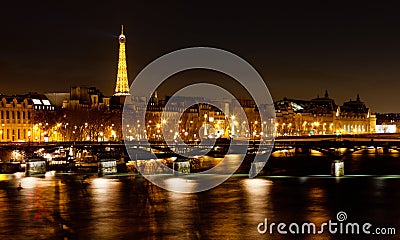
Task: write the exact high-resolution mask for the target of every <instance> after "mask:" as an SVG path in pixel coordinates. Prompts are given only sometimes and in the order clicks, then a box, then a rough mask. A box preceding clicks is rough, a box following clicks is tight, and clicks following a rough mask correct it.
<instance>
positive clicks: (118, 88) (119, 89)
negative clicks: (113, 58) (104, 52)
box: [114, 25, 129, 96]
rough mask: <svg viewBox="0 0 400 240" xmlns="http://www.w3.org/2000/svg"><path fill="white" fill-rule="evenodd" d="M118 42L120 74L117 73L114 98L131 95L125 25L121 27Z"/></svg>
mask: <svg viewBox="0 0 400 240" xmlns="http://www.w3.org/2000/svg"><path fill="white" fill-rule="evenodd" d="M118 40H119V57H118V73H117V83H116V84H115V93H114V96H126V95H129V85H128V71H127V67H126V54H125V43H126V37H125V35H124V25H121V35H119V37H118Z"/></svg>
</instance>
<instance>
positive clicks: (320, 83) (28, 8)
mask: <svg viewBox="0 0 400 240" xmlns="http://www.w3.org/2000/svg"><path fill="white" fill-rule="evenodd" d="M13 2H14V3H11V1H8V2H7V3H2V6H1V10H0V26H1V29H0V31H1V38H0V79H1V86H0V92H1V93H4V94H22V93H27V92H31V91H32V92H66V91H68V89H69V87H70V86H71V85H90V86H96V87H98V88H99V89H100V90H101V91H102V92H103V93H105V94H106V95H111V94H113V90H114V84H115V80H116V71H117V58H118V40H117V36H118V34H119V31H120V24H124V25H125V33H126V36H127V57H128V76H129V79H130V81H132V80H133V79H134V78H135V76H136V74H137V73H138V72H139V71H140V70H141V69H142V68H143V67H145V66H146V65H147V64H148V63H150V62H151V61H152V60H154V59H156V58H158V57H160V56H162V55H163V54H165V53H168V52H171V51H174V50H177V49H181V48H185V47H194V46H210V47H216V48H221V49H225V50H228V51H230V52H233V53H235V54H237V55H239V56H241V57H242V58H244V59H246V60H247V61H248V62H250V63H251V64H252V65H253V66H254V67H255V68H256V69H257V70H258V71H259V72H260V74H261V76H262V77H263V78H264V80H265V81H266V84H267V86H268V87H269V89H270V92H271V95H272V97H273V98H274V100H279V99H281V98H283V97H285V96H286V97H291V98H300V99H311V98H314V97H316V96H317V94H319V95H320V96H322V95H323V93H324V91H325V89H327V90H328V91H329V93H330V96H331V97H332V98H334V99H335V100H336V102H337V104H342V103H343V101H347V100H349V99H350V98H352V99H355V98H356V95H357V93H359V94H360V96H361V99H362V100H364V101H365V102H366V104H367V106H369V107H371V108H372V110H373V111H376V112H400V95H399V89H400V81H399V77H400V67H399V66H400V58H399V56H400V14H399V12H398V10H399V8H398V7H397V6H396V5H394V4H390V3H388V2H387V3H385V4H383V3H378V2H377V3H374V4H368V3H363V4H349V3H343V4H340V3H338V2H333V1H331V2H332V3H326V2H328V1H297V2H301V3H297V4H293V3H291V2H288V1H280V2H281V3H280V4H278V3H272V2H277V1H269V2H271V3H270V4H267V3H263V4H256V3H252V2H248V1H238V3H234V1H230V2H228V1H226V2H221V1H219V2H218V3H213V2H212V1H210V2H207V1H182V2H172V1H162V2H160V3H157V2H153V1H126V2H125V1H108V2H109V3H106V4H105V3H101V1H97V2H92V3H88V2H86V1H80V2H74V1H65V3H63V2H62V1H51V2H49V3H46V2H45V1H13ZM145 2H147V3H145ZM188 2H191V4H188ZM210 76H211V77H212V76H213V74H211V75H210ZM181 77H182V78H185V77H194V78H196V76H195V74H187V75H185V74H183V75H182V76H181ZM215 77H216V78H218V76H217V74H216V75H215ZM199 78H202V77H199ZM188 81H189V80H188Z"/></svg>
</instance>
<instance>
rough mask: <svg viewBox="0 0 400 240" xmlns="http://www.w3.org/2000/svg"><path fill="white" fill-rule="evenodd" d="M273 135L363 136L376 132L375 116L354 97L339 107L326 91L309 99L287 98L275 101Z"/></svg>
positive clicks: (358, 98)
mask: <svg viewBox="0 0 400 240" xmlns="http://www.w3.org/2000/svg"><path fill="white" fill-rule="evenodd" d="M275 111H276V123H275V126H276V134H277V136H285V135H318V134H362V133H375V128H376V116H375V115H374V114H372V112H371V110H370V109H369V108H367V107H366V105H365V103H364V102H362V101H361V100H360V96H359V95H357V98H356V100H355V101H353V100H350V101H347V102H345V103H344V104H343V105H342V106H338V105H337V104H336V103H335V101H334V100H333V99H331V98H330V97H329V95H328V92H325V95H324V97H317V98H314V99H311V100H297V99H287V98H284V99H283V100H280V101H277V102H275Z"/></svg>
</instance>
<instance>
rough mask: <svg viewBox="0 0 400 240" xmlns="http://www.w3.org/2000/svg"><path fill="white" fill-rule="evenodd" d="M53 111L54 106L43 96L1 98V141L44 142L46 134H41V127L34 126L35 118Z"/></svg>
mask: <svg viewBox="0 0 400 240" xmlns="http://www.w3.org/2000/svg"><path fill="white" fill-rule="evenodd" d="M53 110H54V106H53V105H51V103H50V101H49V100H48V99H47V98H46V96H44V95H41V94H27V95H16V96H0V124H1V125H0V141H1V142H21V141H24V142H27V141H40V139H41V140H43V139H44V137H45V132H40V129H39V127H38V126H35V125H34V124H33V122H34V121H33V118H34V117H35V114H36V115H40V114H41V112H43V111H53Z"/></svg>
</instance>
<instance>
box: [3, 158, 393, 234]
mask: <svg viewBox="0 0 400 240" xmlns="http://www.w3.org/2000/svg"><path fill="white" fill-rule="evenodd" d="M329 172H330V162H329V161H328V160H327V159H324V158H323V157H318V156H305V157H279V158H271V159H270V161H269V162H268V164H267V166H266V169H265V171H264V173H263V175H262V176H258V177H257V178H254V179H249V178H248V177H247V174H235V175H233V176H232V177H231V178H230V179H228V180H227V181H226V182H224V183H223V184H221V185H220V186H218V187H216V188H213V189H211V190H208V191H205V192H200V193H196V194H180V193H174V192H169V191H166V190H163V189H160V188H159V187H157V186H154V185H152V184H151V183H149V182H148V181H147V180H145V179H144V178H143V177H141V176H140V175H135V174H124V175H123V174H119V175H116V176H109V177H103V178H99V177H97V176H95V175H76V174H67V173H55V172H48V173H47V174H46V176H44V177H21V176H20V175H18V174H11V175H7V174H3V175H0V236H1V239H353V238H356V239H400V233H399V232H400V191H399V187H400V156H399V155H390V154H388V155H379V156H377V155H375V154H359V155H356V154H353V155H351V156H347V157H346V159H345V173H346V176H344V177H340V178H335V177H330V176H329ZM171 179H174V178H173V177H172V178H171ZM19 185H21V187H22V189H18V186H19ZM340 211H343V212H345V213H346V214H347V220H345V222H344V223H346V222H352V223H359V224H360V225H361V224H363V223H370V224H371V225H372V227H371V228H370V229H369V230H371V232H372V231H373V229H375V228H376V227H380V228H389V227H392V228H395V230H396V233H397V235H385V236H383V235H379V236H378V235H373V234H370V235H365V234H364V235H356V234H350V235H349V234H348V235H346V234H343V233H342V234H339V233H338V232H337V233H336V234H332V233H330V232H329V231H328V230H327V229H325V231H324V232H323V233H322V234H287V235H284V234H280V233H278V231H277V229H276V226H275V228H273V231H272V234H271V233H270V232H269V231H270V229H268V231H267V232H266V233H264V234H261V233H259V232H258V230H257V226H258V225H259V223H261V222H265V219H266V218H267V222H268V224H269V223H276V224H278V223H281V222H284V223H286V224H287V225H289V224H290V223H297V224H298V225H300V226H301V224H303V223H306V222H307V223H310V222H312V223H314V224H315V225H316V226H317V227H318V226H321V224H323V223H324V222H328V221H329V220H332V221H336V222H337V223H339V221H338V220H337V213H338V212H340ZM262 229H263V226H262V227H261V230H262ZM286 230H288V229H287V228H286ZM317 230H319V229H317Z"/></svg>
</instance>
